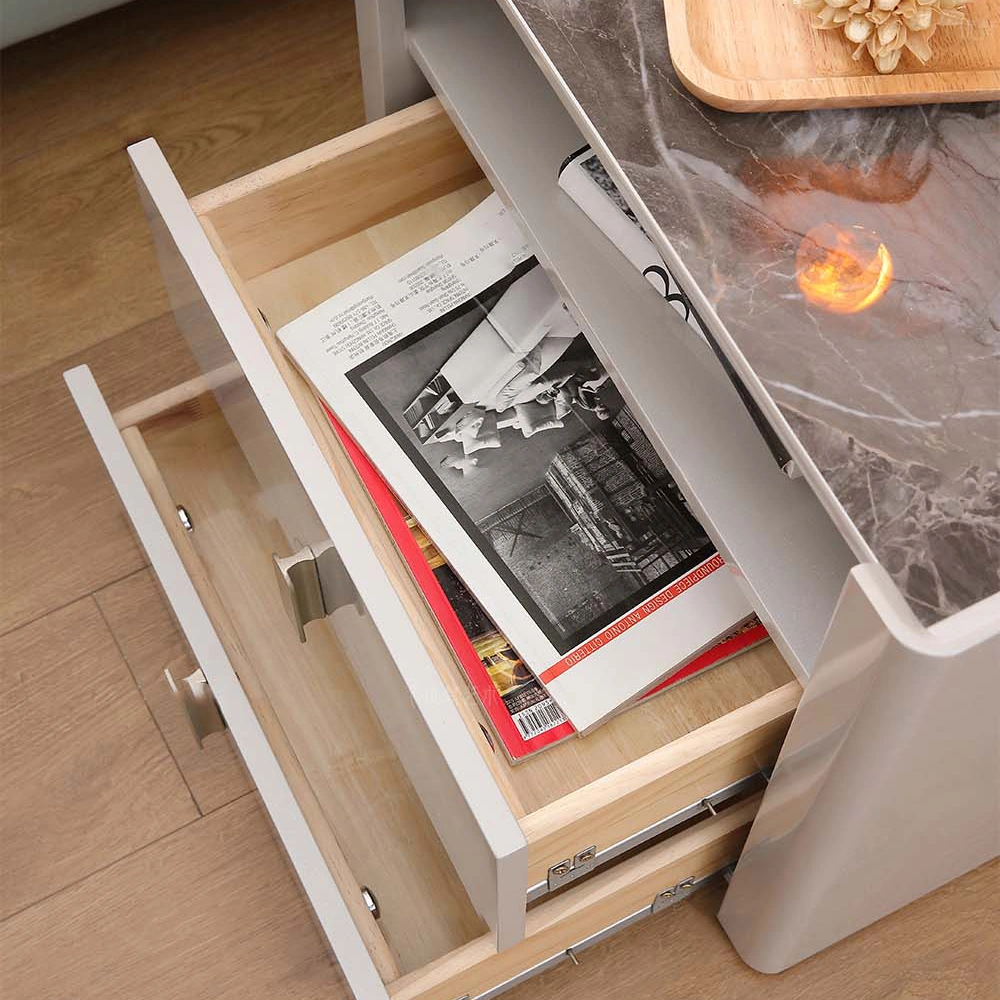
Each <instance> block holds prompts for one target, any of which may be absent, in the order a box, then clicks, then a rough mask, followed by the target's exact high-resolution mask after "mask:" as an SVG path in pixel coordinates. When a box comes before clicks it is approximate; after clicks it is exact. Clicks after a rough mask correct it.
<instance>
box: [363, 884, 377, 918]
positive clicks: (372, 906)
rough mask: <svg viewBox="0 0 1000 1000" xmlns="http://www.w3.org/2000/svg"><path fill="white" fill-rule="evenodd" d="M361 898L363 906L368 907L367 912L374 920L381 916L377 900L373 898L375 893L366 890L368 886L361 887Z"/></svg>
mask: <svg viewBox="0 0 1000 1000" xmlns="http://www.w3.org/2000/svg"><path fill="white" fill-rule="evenodd" d="M361 898H362V899H363V900H364V901H365V906H367V907H368V912H369V913H370V914H371V915H372V916H373V917H374V918H375V919H376V920H378V918H379V917H380V916H381V915H382V911H381V910H380V909H379V908H378V900H377V899H376V898H375V893H373V892H372V891H371V889H369V888H368V886H366V885H363V886H362V887H361Z"/></svg>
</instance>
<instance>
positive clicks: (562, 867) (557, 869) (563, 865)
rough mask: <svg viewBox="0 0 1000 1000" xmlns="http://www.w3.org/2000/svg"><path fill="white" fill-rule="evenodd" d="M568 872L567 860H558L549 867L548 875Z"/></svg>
mask: <svg viewBox="0 0 1000 1000" xmlns="http://www.w3.org/2000/svg"><path fill="white" fill-rule="evenodd" d="M569 873H570V865H569V862H568V861H560V862H559V864H557V865H553V866H552V867H551V868H550V869H549V874H550V875H557V876H559V875H568V874H569Z"/></svg>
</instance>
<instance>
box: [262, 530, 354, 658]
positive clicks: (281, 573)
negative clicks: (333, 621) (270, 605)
mask: <svg viewBox="0 0 1000 1000" xmlns="http://www.w3.org/2000/svg"><path fill="white" fill-rule="evenodd" d="M271 558H272V560H273V561H274V571H275V574H276V575H277V578H278V588H279V590H280V592H281V600H282V603H283V604H284V605H285V611H286V612H287V614H288V617H289V619H290V620H291V622H292V624H293V625H294V626H295V627H296V628H297V629H298V633H299V642H305V641H306V628H305V627H306V625H308V624H309V622H314V621H317V620H318V619H320V618H326V616H327V615H331V614H333V612H334V611H336V610H337V609H338V608H342V607H345V606H346V605H348V604H353V605H355V606H359V603H360V601H359V598H358V594H357V591H356V590H355V589H354V583H353V581H352V580H351V578H350V575H349V574H348V572H347V570H346V568H345V567H344V564H343V562H342V561H341V558H340V555H339V554H338V552H337V550H336V549H335V548H334V547H333V543H332V542H324V543H323V544H321V545H306V546H304V547H303V548H301V549H299V551H298V552H296V553H295V554H294V555H290V556H279V555H278V554H277V553H274V554H272V556H271Z"/></svg>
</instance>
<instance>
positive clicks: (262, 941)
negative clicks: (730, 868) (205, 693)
mask: <svg viewBox="0 0 1000 1000" xmlns="http://www.w3.org/2000/svg"><path fill="white" fill-rule="evenodd" d="M2 58H3V82H2V88H0V101H2V127H3V144H2V147H0V165H2V172H3V173H2V184H0V246H2V263H0V267H2V271H0V278H2V284H0V294H2V311H0V316H2V321H3V328H2V341H0V501H2V503H0V510H2V512H3V513H2V520H0V795H2V801H3V809H2V810H0V994H2V995H3V996H4V998H5V1000H6V998H7V997H10V998H13V1000H41V998H46V1000H48V998H52V1000H55V998H59V1000H62V998H65V997H73V998H81V1000H86V998H90V997H101V998H105V997H119V996H120V997H128V998H129V1000H145V998H149V1000H201V998H208V997H211V998H213V1000H214V998H230V997H232V998H240V1000H256V998H261V1000H264V998H268V1000H270V998H275V997H282V998H291V1000H308V998H313V997H324V998H326V1000H348V998H347V993H346V990H345V989H344V988H343V985H342V983H341V981H340V977H339V972H338V970H337V968H336V965H335V963H333V962H332V961H331V959H330V957H329V954H328V952H327V950H326V948H325V946H324V945H323V943H322V941H321V940H320V937H319V934H318V932H317V930H316V928H315V926H314V924H313V922H312V918H311V916H310V915H309V913H308V911H307V909H306V907H305V905H304V904H303V902H302V898H301V895H300V893H299V890H298V888H297V886H296V884H295V881H294V878H293V876H292V874H291V872H290V871H289V869H288V868H287V865H286V863H285V861H284V859H283V856H282V854H281V852H280V850H279V849H278V847H277V846H276V845H275V843H274V840H273V838H272V835H271V832H270V829H269V824H268V821H267V819H266V817H265V816H264V814H263V812H262V810H261V807H260V805H259V803H258V800H257V797H256V794H255V793H254V792H252V791H251V790H250V783H249V779H248V777H247V775H246V773H245V772H244V770H243V768H242V765H241V764H240V762H239V760H238V758H237V755H236V754H235V753H234V751H233V750H232V748H231V746H230V745H229V743H228V741H227V738H226V737H224V736H217V737H211V738H210V739H209V741H208V742H207V745H206V748H205V749H204V750H199V749H198V748H197V746H196V745H195V743H194V741H193V739H192V737H191V736H190V734H189V732H188V731H187V729H186V728H185V722H184V720H183V718H182V716H181V714H180V711H179V709H178V708H177V707H176V705H175V704H174V703H173V701H172V700H171V699H170V697H169V696H168V694H167V690H166V687H165V684H164V682H163V680H162V671H163V668H164V667H169V668H170V669H171V670H173V671H175V672H176V673H177V674H183V673H185V672H187V671H188V670H190V669H193V665H192V664H191V662H190V659H189V657H188V654H187V652H186V650H185V649H184V646H183V643H182V642H181V640H180V637H179V635H178V632H177V629H176V627H175V626H174V624H173V622H172V621H171V619H170V617H169V614H168V612H167V610H166V608H165V606H164V604H163V601H162V598H161V597H160V595H159V592H158V589H157V587H156V584H155V581H154V579H153V577H152V575H151V573H150V571H149V569H148V568H147V566H146V559H145V555H144V554H143V552H142V550H141V549H140V548H139V547H138V545H137V544H136V542H135V541H134V539H133V537H132V534H131V530H130V528H129V525H128V522H127V519H126V518H125V515H124V512H123V511H122V509H121V506H120V504H119V503H118V500H117V498H116V496H115V494H114V491H113V489H112V487H111V484H110V482H109V481H108V480H107V477H106V476H105V474H104V472H103V470H102V467H101V465H100V461H99V459H98V457H97V454H96V452H95V451H94V449H93V447H92V446H91V445H90V443H89V441H88V439H87V437H86V433H85V431H84V428H83V425H82V423H81V422H80V420H79V418H78V416H77V415H76V413H75V410H74V409H73V407H72V403H71V401H70V399H69V396H68V394H67V392H66V390H65V387H64V385H63V382H62V378H61V373H62V371H63V370H64V369H66V368H69V367H71V366H73V365H75V364H79V363H87V364H90V365H91V366H92V368H93V369H94V371H95V374H96V376H97V378H98V381H99V382H100V384H101V386H102V388H103V389H104V390H105V392H106V393H107V394H108V396H109V398H110V402H111V405H112V406H113V407H120V406H123V405H125V404H127V403H129V402H133V401H134V400H136V399H138V398H140V397H142V396H144V395H148V394H150V393H152V392H155V391H158V390H160V389H162V388H165V387H167V386H168V385H171V384H173V383H176V382H178V381H180V380H182V379H184V378H187V377H190V376H191V375H192V374H193V373H194V366H193V364H192V361H191V359H190V357H189V355H188V353H187V350H186V348H185V346H184V345H183V342H182V340H181V339H180V337H179V335H178V333H177V330H176V329H175V327H174V323H173V320H172V318H171V317H170V315H169V313H168V312H167V303H166V298H165V295H164V292H163V288H162V284H161V282H160V278H159V274H158V270H157V267H156V262H155V257H154V254H153V249H152V244H151V241H150V238H149V235H148V232H147V229H146V225H145V220H144V218H143V215H142V211H141V208H140V204H139V200H138V198H137V196H136V194H135V191H134V187H133V184H132V178H131V173H130V170H129V167H128V162H127V159H126V157H125V154H124V152H123V147H124V146H125V145H126V143H128V142H130V141H133V140H136V139H139V138H142V137H144V136H147V135H155V136H156V137H157V138H158V140H159V141H160V143H161V145H162V146H163V148H164V150H165V153H166V156H167V159H168V160H169V161H170V163H171V164H172V166H173V167H174V169H175V170H176V171H177V173H178V176H179V177H180V180H181V183H182V185H183V186H184V187H185V189H186V190H187V191H188V192H190V193H192V194H193V193H195V192H197V191H200V190H204V189H206V188H208V187H211V186H213V185H215V184H219V183H221V182H222V181H225V180H227V179H229V178H231V177H234V176H238V175H240V174H242V173H245V172H246V171H248V170H251V169H254V168H256V167H259V166H262V165H264V164H266V163H269V162H271V161H273V160H275V159H278V158H280V157H282V156H285V155H287V154H289V153H292V152H295V151H297V150H299V149H303V148H305V147H307V146H310V145H312V144H314V143H316V142H319V141H322V140H324V139H327V138H329V137H330V136H332V135H336V134H338V133H341V132H344V131H347V130H348V129H350V128H353V127H355V126H356V125H358V124H360V123H361V120H362V104H361V90H360V76H359V72H358V64H357V43H356V38H355V32H354V12H353V7H352V5H351V4H350V3H349V2H348V0H323V2H315V0H254V2H247V0H218V2H216V3H212V4H205V3H202V2H198V0H156V2H153V0H143V2H139V3H134V4H130V5H128V6H125V7H120V8H117V9H115V10H112V11H109V12H107V13H105V14H101V15H98V16H97V17H94V18H91V19H89V20H87V21H84V22H81V23H79V24H77V25H72V26H69V27H67V28H65V29H62V30H60V31H58V32H55V33H53V34H51V35H48V36H44V37H42V38H40V39H35V40H32V41H29V42H25V43H22V44H21V45H19V46H16V47H14V48H12V49H8V50H6V51H5V52H4V53H3V57H2ZM998 881H1000V869H998V866H996V865H993V866H988V867H986V868H983V869H980V870H979V871H977V872H973V873H970V874H969V875H967V876H965V877H964V878H962V879H959V880H957V881H956V882H954V883H952V884H951V885H949V886H947V887H946V888H944V889H942V890H941V891H939V892H937V893H934V894H932V895H931V896H929V897H927V898H926V899H923V900H920V901H918V902H916V903H914V904H913V905H912V906H910V907H907V908H906V909H905V910H903V911H901V912H900V913H898V914H895V915H893V916H892V917H889V918H887V919H886V920H883V921H881V922H880V923H878V924H876V925H875V926H873V927H871V928H869V929H867V930H865V931H863V932H861V933H860V934H858V935H855V936H854V937H853V938H851V939H849V940H848V941H845V942H843V943H841V944H840V945H838V946H837V947H835V948H832V949H830V950H829V951H827V952H825V953H824V954H822V955H820V956H817V957H816V958H814V959H812V960H810V961H809V962H806V963H803V965H801V966H800V967H798V968H796V969H794V970H791V971H790V972H788V973H786V974H784V975H782V976H780V977H770V978H767V977H762V976H758V975H757V974H755V973H753V972H751V971H750V970H748V969H747V968H746V967H745V966H743V965H742V964H741V963H740V962H739V960H738V958H737V957H736V956H735V954H734V953H733V951H732V949H731V948H730V946H729V944H728V941H727V940H726V938H725V936H724V935H723V934H722V932H721V930H720V928H719V926H718V924H717V923H716V922H715V919H714V916H713V914H714V911H715V908H716V907H717V904H718V891H716V890H710V891H706V892H704V893H702V894H700V895H699V896H697V897H695V898H694V899H693V900H691V901H689V902H686V903H684V904H682V905H681V906H679V907H677V908H675V909H673V910H670V911H667V912H666V913H664V914H661V915H660V916H659V917H657V918H654V919H651V920H650V921H647V922H646V923H645V924H643V925H640V926H637V927H636V928H634V929H633V930H631V931H629V932H627V933H625V934H623V935H621V936H620V937H618V938H616V939H614V940H613V941H611V942H609V943H607V944H605V945H603V946H601V947H600V948H596V949H593V950H592V951H588V952H586V953H585V954H584V955H583V956H582V958H581V966H580V967H579V968H574V967H573V966H571V965H567V966H564V967H562V968H560V969H557V970H554V971H553V972H551V973H550V974H548V975H546V976H544V977H543V978H541V979H539V980H536V981H534V982H531V983H528V984H525V985H524V986H522V987H520V988H519V989H518V990H516V991H515V992H514V993H512V994H511V998H512V1000H528V998H537V1000H542V998H545V1000H562V998H568V997H570V996H572V997H573V998H574V1000H605V998H616V997H622V998H626V997H627V998H630V1000H645V998H650V1000H652V998H657V1000H659V998H672V997H678V998H680V997H683V998H695V997H698V998H706V1000H714V998H720V1000H721V998H727V1000H728V998H737V1000H744V998H746V1000H756V998H758V997H759V998H763V997H772V996H773V997H774V998H776V1000H792V998H795V1000H799V998H803V997H806V996H808V997H809V998H810V1000H855V998H869V997H870V998H873V1000H882V998H908V1000H915V998H923V1000H930V998H935V1000H937V998H945V1000H951V998H956V1000H958V998H975V1000H979V998H982V1000H995V998H996V997H997V996H1000V983H998V970H997V964H996V956H997V948H996V944H997V941H996V934H995V923H996V900H997V899H998V898H1000V892H998V888H1000V887H998Z"/></svg>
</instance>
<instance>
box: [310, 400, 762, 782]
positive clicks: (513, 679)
mask: <svg viewBox="0 0 1000 1000" xmlns="http://www.w3.org/2000/svg"><path fill="white" fill-rule="evenodd" d="M324 409H325V410H326V414H327V417H328V418H329V420H330V424H331V426H332V427H333V429H334V431H335V432H336V434H337V437H338V438H339V439H340V441H341V443H342V444H343V446H344V449H345V450H346V452H347V455H348V457H349V458H350V460H351V462H352V464H353V465H354V467H355V469H356V470H357V473H358V475H359V476H360V478H361V481H362V483H363V484H364V486H365V488H366V490H367V491H368V493H369V495H370V496H371V498H372V501H373V503H374V504H375V507H376V508H377V510H378V512H379V514H380V515H381V517H382V520H383V522H384V523H385V526H386V527H387V528H388V530H389V533H390V534H391V535H392V537H393V540H394V541H395V543H396V546H397V548H398V549H399V551H400V554H401V555H402V556H403V559H404V560H405V562H406V565H407V567H408V569H409V571H410V573H411V574H412V576H413V578H414V580H415V581H416V583H417V586H418V587H419V588H420V591H421V593H422V594H423V596H424V599H425V600H426V602H427V605H428V607H430V609H431V611H432V612H433V614H434V616H435V618H436V619H437V621H438V624H439V626H440V627H441V630H442V631H443V632H444V634H445V637H446V638H447V639H448V642H449V643H450V644H451V647H452V649H453V650H454V652H455V655H456V656H457V657H458V660H459V662H460V663H461V665H462V669H463V670H464V672H465V676H466V679H467V681H468V683H469V684H470V685H471V687H472V689H473V691H474V692H475V694H476V696H477V698H478V699H479V702H480V704H481V705H482V707H483V710H484V711H485V712H486V714H487V716H489V719H490V722H491V723H492V725H493V728H494V730H495V732H496V735H497V736H498V737H499V738H500V742H501V743H502V745H503V748H504V750H505V751H506V753H507V756H508V757H509V758H510V760H511V761H512V762H513V763H518V762H519V761H522V760H524V759H525V758H526V757H529V756H531V755H532V754H535V753H537V752H538V751H540V750H543V749H545V748H546V747H549V746H552V744H554V743H558V742H560V741H561V740H564V739H566V738H567V737H569V736H573V735H575V733H576V730H575V729H574V728H573V725H572V724H571V723H570V722H568V721H567V720H566V718H565V716H564V715H563V714H562V712H561V711H560V709H559V706H558V705H557V704H556V703H555V701H554V700H553V699H552V697H551V696H550V695H549V694H548V693H547V692H546V691H545V689H544V688H543V687H542V685H541V684H540V683H539V681H538V680H537V679H536V678H535V677H534V675H533V674H532V673H531V671H530V670H529V669H528V668H527V667H526V666H525V664H524V663H523V662H522V661H521V659H520V657H518V655H517V653H516V651H515V650H514V649H512V648H511V646H510V644H509V642H508V641H507V639H506V638H505V637H504V636H503V635H502V634H501V633H500V632H499V630H497V628H496V626H495V625H494V624H493V622H492V621H490V619H489V618H488V617H487V615H486V613H485V612H484V611H483V610H482V608H481V607H480V605H479V604H478V602H477V601H476V600H475V598H474V597H473V596H472V595H471V594H470V593H469V592H468V590H467V589H466V588H465V587H464V585H463V584H462V582H461V581H460V580H459V579H458V577H457V576H456V575H455V573H454V572H453V571H452V570H451V567H450V566H448V564H447V563H446V562H445V561H444V559H443V558H442V557H441V556H440V554H439V553H438V552H437V549H436V548H435V547H434V545H433V543H432V542H431V540H430V539H429V538H428V537H427V536H426V535H425V534H424V532H423V530H422V529H421V528H420V525H419V524H417V523H416V522H415V521H414V520H413V518H412V517H411V516H410V515H409V513H408V512H407V511H406V510H405V509H404V508H403V507H402V506H401V504H400V503H399V501H398V500H397V499H396V496H395V494H394V493H393V492H392V490H391V489H390V488H389V486H388V484H387V483H386V482H385V480H384V479H383V478H382V477H381V475H380V474H379V472H378V470H377V469H376V468H375V466H374V465H372V463H371V462H370V461H369V459H368V456H367V455H365V453H364V452H363V451H362V450H361V449H360V448H359V447H358V446H357V444H355V442H354V439H353V438H352V437H351V436H350V435H349V434H348V433H347V431H346V430H345V429H344V427H343V426H342V425H341V424H340V422H339V421H338V420H337V418H336V417H335V416H334V415H333V414H332V413H331V412H330V410H329V409H327V408H326V407H324ZM767 638H768V635H767V630H766V629H765V628H764V626H763V625H761V624H760V622H759V621H758V620H757V619H756V618H753V619H751V620H750V621H749V622H747V623H745V624H744V625H743V626H741V627H740V628H739V629H738V630H736V631H735V632H734V633H733V634H732V635H729V636H726V638H724V639H722V640H721V641H719V642H718V643H716V644H715V645H714V646H713V647H712V648H711V649H709V650H706V652H704V653H702V654H701V656H698V657H696V658H695V659H694V660H692V661H691V662H690V663H688V664H687V665H686V666H684V667H682V668H681V669H680V670H678V671H677V672H676V673H674V674H672V675H671V676H670V677H668V678H667V679H666V680H665V681H663V682H662V683H661V684H658V685H657V686H656V687H654V688H652V689H650V690H649V691H648V692H647V693H646V694H645V695H644V696H643V699H645V698H651V697H653V696H654V695H656V694H659V693H660V692H662V691H664V690H665V689H666V688H668V687H671V686H673V685H674V684H677V683H679V682H681V681H683V680H687V679H688V678H690V677H692V676H694V675H695V674H698V673H701V672H702V671H704V670H707V669H709V668H710V667H713V666H717V665H718V664H720V663H722V662H724V661H725V660H728V659H730V658H731V657H733V656H736V655H737V654H738V653H741V652H743V651H744V650H747V649H749V648H750V647H751V646H755V645H758V644H759V643H761V642H764V641H765V640H766V639H767ZM626 710H627V709H626Z"/></svg>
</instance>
